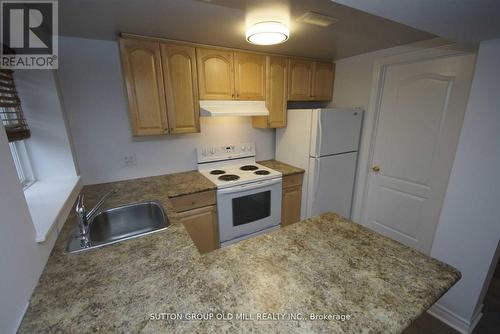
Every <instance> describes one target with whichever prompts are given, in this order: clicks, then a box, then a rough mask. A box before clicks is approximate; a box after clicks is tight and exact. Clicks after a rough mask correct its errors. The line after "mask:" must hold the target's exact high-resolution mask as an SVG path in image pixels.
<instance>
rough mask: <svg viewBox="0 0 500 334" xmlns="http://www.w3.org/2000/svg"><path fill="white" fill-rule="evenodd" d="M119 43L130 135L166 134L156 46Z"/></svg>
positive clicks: (129, 41)
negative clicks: (129, 120)
mask: <svg viewBox="0 0 500 334" xmlns="http://www.w3.org/2000/svg"><path fill="white" fill-rule="evenodd" d="M119 41H120V50H121V57H122V65H123V74H124V76H125V84H126V87H127V95H128V102H129V112H130V119H131V122H132V131H133V134H134V135H136V136H140V135H159V134H165V133H168V121H167V107H166V103H165V92H164V89H163V75H162V68H161V56H160V45H159V43H158V42H152V41H145V40H140V39H125V38H120V40H119Z"/></svg>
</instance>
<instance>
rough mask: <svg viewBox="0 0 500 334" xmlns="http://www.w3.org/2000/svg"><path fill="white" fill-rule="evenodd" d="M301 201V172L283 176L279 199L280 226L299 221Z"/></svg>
mask: <svg viewBox="0 0 500 334" xmlns="http://www.w3.org/2000/svg"><path fill="white" fill-rule="evenodd" d="M301 201H302V174H295V175H289V176H285V177H284V178H283V197H282V199H281V226H287V225H290V224H293V223H296V222H298V221H300V209H301Z"/></svg>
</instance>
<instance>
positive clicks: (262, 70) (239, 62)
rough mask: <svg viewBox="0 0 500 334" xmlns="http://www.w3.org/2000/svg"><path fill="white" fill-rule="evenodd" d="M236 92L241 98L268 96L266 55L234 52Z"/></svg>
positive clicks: (237, 96) (249, 98)
mask: <svg viewBox="0 0 500 334" xmlns="http://www.w3.org/2000/svg"><path fill="white" fill-rule="evenodd" d="M234 68H235V93H236V98H237V99H240V100H264V99H265V96H266V56H263V55H258V54H253V53H246V52H235V53H234Z"/></svg>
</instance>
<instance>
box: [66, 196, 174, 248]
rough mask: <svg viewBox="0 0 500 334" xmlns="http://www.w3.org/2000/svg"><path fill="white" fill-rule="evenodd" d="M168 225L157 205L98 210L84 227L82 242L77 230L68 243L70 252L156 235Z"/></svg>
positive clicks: (137, 205)
mask: <svg viewBox="0 0 500 334" xmlns="http://www.w3.org/2000/svg"><path fill="white" fill-rule="evenodd" d="M168 226H170V222H169V221H168V218H167V216H166V215H165V211H164V210H163V207H162V206H161V204H160V203H158V202H155V201H152V202H143V203H135V204H129V205H124V206H120V207H115V208H112V209H107V210H104V211H101V212H100V213H98V214H97V215H95V216H94V217H93V218H92V220H91V221H90V222H89V224H88V234H87V240H86V242H82V239H81V235H80V233H79V231H78V229H76V230H75V232H74V234H73V236H72V237H71V239H70V240H69V242H68V247H67V251H68V252H70V253H75V252H81V251H86V250H90V249H94V248H98V247H102V246H106V245H110V244H113V243H116V242H120V241H123V240H127V239H132V238H137V237H140V236H144V235H147V234H151V233H154V232H159V231H162V230H164V229H166V228H167V227H168Z"/></svg>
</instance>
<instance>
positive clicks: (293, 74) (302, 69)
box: [288, 59, 314, 101]
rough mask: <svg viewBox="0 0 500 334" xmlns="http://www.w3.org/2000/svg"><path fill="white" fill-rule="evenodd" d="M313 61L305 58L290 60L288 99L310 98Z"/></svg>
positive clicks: (300, 99)
mask: <svg viewBox="0 0 500 334" xmlns="http://www.w3.org/2000/svg"><path fill="white" fill-rule="evenodd" d="M313 65H314V63H313V62H311V61H307V60H299V59H291V60H290V78H289V85H288V99H289V100H290V101H308V100H311V93H312V92H311V89H312V76H313V75H312V74H313Z"/></svg>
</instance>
